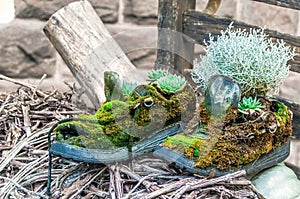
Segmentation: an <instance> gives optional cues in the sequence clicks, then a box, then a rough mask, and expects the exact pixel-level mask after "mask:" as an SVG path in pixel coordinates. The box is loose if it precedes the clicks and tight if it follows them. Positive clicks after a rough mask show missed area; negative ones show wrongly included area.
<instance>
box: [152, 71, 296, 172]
mask: <svg viewBox="0 0 300 199" xmlns="http://www.w3.org/2000/svg"><path fill="white" fill-rule="evenodd" d="M206 93H207V94H206V98H205V100H204V102H202V103H201V104H200V105H199V108H198V109H199V110H198V111H197V114H196V116H195V118H196V119H195V118H194V119H193V120H191V122H190V123H189V124H188V125H187V127H186V129H185V131H184V132H183V133H181V134H176V135H174V136H170V137H169V138H167V140H166V141H164V142H163V144H162V147H161V148H160V149H159V150H156V151H155V155H156V156H158V157H161V158H164V159H167V160H168V161H170V162H175V163H176V164H177V165H178V166H179V167H182V168H186V169H187V170H189V171H190V172H193V173H198V174H202V175H208V174H209V173H210V172H211V170H212V169H213V170H214V172H215V175H216V176H220V175H224V174H226V173H228V172H232V171H237V170H240V169H245V170H246V171H247V174H248V175H249V176H250V175H251V176H252V175H255V174H256V173H258V172H260V171H262V170H263V169H266V168H268V167H271V166H274V165H276V164H277V163H279V162H281V161H283V160H284V159H286V158H287V156H288V155H289V137H290V136H291V135H292V112H291V111H290V110H289V109H288V107H287V106H286V105H284V104H283V103H282V102H279V101H277V100H276V99H274V98H266V97H261V98H259V99H256V98H255V100H253V101H255V102H260V104H258V103H257V106H256V109H254V108H253V109H251V110H248V111H243V110H240V108H243V105H244V106H246V105H245V104H242V103H241V102H240V104H239V106H238V107H239V108H238V107H237V106H236V105H234V104H235V103H236V102H237V101H239V98H238V96H239V93H240V90H239V89H238V87H237V83H236V82H234V81H233V80H230V78H228V77H225V76H214V77H212V78H211V79H210V81H209V83H208V89H207V91H206ZM224 93H225V94H224ZM249 99H252V98H249ZM243 102H244V103H246V102H247V100H246V99H244V100H243ZM257 107H260V108H257Z"/></svg>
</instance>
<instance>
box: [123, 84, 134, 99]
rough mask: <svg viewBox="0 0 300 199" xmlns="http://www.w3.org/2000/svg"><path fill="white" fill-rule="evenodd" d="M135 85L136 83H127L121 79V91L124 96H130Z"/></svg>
mask: <svg viewBox="0 0 300 199" xmlns="http://www.w3.org/2000/svg"><path fill="white" fill-rule="evenodd" d="M135 87H137V84H136V83H129V82H125V81H123V83H122V91H123V95H124V96H131V94H132V92H133V91H134V89H135Z"/></svg>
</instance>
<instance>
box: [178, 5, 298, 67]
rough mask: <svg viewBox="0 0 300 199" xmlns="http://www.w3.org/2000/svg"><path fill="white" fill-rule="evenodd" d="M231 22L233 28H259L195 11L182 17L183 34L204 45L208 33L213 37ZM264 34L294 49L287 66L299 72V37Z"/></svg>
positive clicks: (269, 31)
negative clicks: (294, 52)
mask: <svg viewBox="0 0 300 199" xmlns="http://www.w3.org/2000/svg"><path fill="white" fill-rule="evenodd" d="M231 22H234V23H233V25H234V27H235V28H241V29H250V28H259V27H257V26H253V25H250V24H246V23H243V22H239V21H235V20H232V19H228V18H221V17H215V16H212V15H208V14H205V13H201V12H197V11H188V12H186V13H185V17H184V22H183V32H184V33H185V34H186V35H187V36H189V37H190V38H192V39H194V40H195V41H197V42H198V43H199V44H201V45H204V40H208V38H209V34H210V33H211V34H212V35H215V36H216V35H218V34H220V31H221V30H225V29H226V28H227V27H228V25H229V24H230V23H231ZM265 33H266V34H268V35H269V36H270V37H272V38H275V39H280V40H281V39H282V40H284V41H285V42H286V43H287V45H290V46H291V47H294V48H295V49H296V56H295V57H294V60H291V61H290V62H289V64H290V65H291V70H292V71H295V72H300V37H298V36H293V35H289V34H283V33H279V32H277V31H274V30H269V29H266V30H265ZM192 39H191V40H192Z"/></svg>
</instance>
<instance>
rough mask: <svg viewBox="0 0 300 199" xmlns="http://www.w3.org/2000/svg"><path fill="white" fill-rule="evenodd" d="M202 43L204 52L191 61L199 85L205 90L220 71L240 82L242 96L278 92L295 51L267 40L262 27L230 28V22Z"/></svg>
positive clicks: (279, 43)
mask: <svg viewBox="0 0 300 199" xmlns="http://www.w3.org/2000/svg"><path fill="white" fill-rule="evenodd" d="M205 44H206V47H207V48H206V55H205V56H203V57H202V59H201V61H198V60H197V59H196V60H194V69H193V71H192V73H191V76H192V79H193V80H194V81H195V82H196V83H197V85H198V88H202V89H206V87H207V81H208V79H209V78H210V77H211V76H212V75H216V74H223V75H226V76H229V77H231V78H233V79H235V80H236V81H237V82H238V83H239V84H240V85H241V88H242V92H243V93H242V94H243V95H244V96H249V95H253V94H260V95H265V94H266V93H267V92H270V91H271V92H277V91H278V90H279V86H280V85H281V84H282V82H283V80H284V79H285V78H286V77H287V76H288V73H289V68H290V66H289V65H288V64H287V62H288V61H289V60H290V59H293V57H294V51H295V50H294V49H293V50H291V49H290V48H289V47H287V46H285V43H284V42H283V41H276V42H274V41H272V40H271V39H267V35H266V34H265V33H264V29H258V30H256V29H250V31H249V32H246V31H245V30H241V29H237V30H233V26H232V24H230V25H229V27H228V28H227V30H225V31H221V35H220V36H218V37H217V38H216V40H215V38H214V37H213V36H211V35H210V36H209V42H208V43H207V42H205Z"/></svg>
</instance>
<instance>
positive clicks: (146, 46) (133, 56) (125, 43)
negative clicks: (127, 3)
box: [106, 24, 157, 69]
mask: <svg viewBox="0 0 300 199" xmlns="http://www.w3.org/2000/svg"><path fill="white" fill-rule="evenodd" d="M106 27H107V29H108V30H109V32H110V33H111V34H112V35H113V38H114V39H115V40H116V41H117V43H118V44H119V45H120V47H121V48H122V50H123V51H124V52H125V54H126V55H127V56H128V57H129V59H130V60H131V61H132V63H133V64H134V65H135V66H136V67H137V68H143V69H151V68H153V67H154V64H155V60H156V49H157V27H156V26H154V25H153V26H152V25H151V26H137V25H132V24H123V25H115V24H114V25H111V24H107V25H106Z"/></svg>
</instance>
